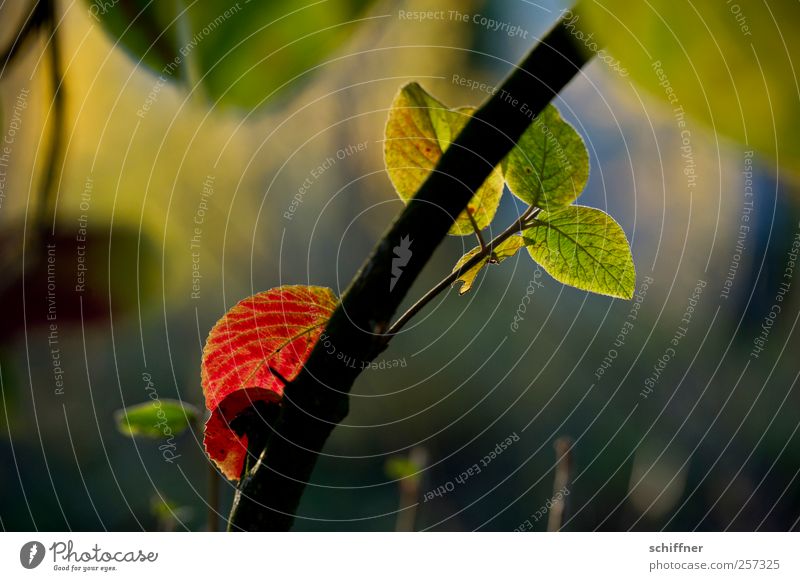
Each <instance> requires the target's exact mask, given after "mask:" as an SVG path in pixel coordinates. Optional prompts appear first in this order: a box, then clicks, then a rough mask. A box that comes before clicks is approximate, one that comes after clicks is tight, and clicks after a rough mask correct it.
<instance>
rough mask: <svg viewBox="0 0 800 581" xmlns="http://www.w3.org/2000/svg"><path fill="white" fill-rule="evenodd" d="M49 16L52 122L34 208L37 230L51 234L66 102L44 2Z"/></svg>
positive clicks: (53, 26) (56, 40) (52, 19)
mask: <svg viewBox="0 0 800 581" xmlns="http://www.w3.org/2000/svg"><path fill="white" fill-rule="evenodd" d="M46 4H47V5H48V6H49V9H50V12H49V15H48V21H47V25H48V31H49V32H50V38H49V39H48V49H49V54H50V61H51V62H50V67H51V68H50V83H51V84H52V89H53V120H52V124H51V129H50V131H51V140H50V147H49V150H48V152H47V162H46V167H45V170H44V171H45V173H44V178H43V181H42V194H41V201H40V203H39V207H38V208H37V216H36V220H37V226H38V227H39V229H40V230H42V231H44V230H45V229H46V228H48V227H49V228H50V229H51V232H55V222H56V198H57V196H58V186H59V182H58V181H57V180H56V177H57V172H58V171H63V162H64V121H65V117H64V115H65V109H66V100H65V97H64V72H63V70H62V68H61V39H60V37H59V34H58V28H57V27H58V24H57V20H58V19H57V14H56V7H55V2H47V3H46Z"/></svg>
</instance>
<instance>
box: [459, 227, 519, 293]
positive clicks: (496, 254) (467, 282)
mask: <svg viewBox="0 0 800 581" xmlns="http://www.w3.org/2000/svg"><path fill="white" fill-rule="evenodd" d="M523 246H525V241H524V240H523V239H522V237H521V236H511V237H509V238H507V239H505V240H503V241H502V242H501V243H500V244H498V245H497V247H496V248H495V249H494V250H493V252H492V254H491V255H489V256H486V257H485V258H483V259H481V261H480V262H478V264H476V265H475V266H473V267H472V268H470V269H469V270H467V271H465V272H462V273H461V276H459V277H458V279H457V280H456V282H457V283H458V282H461V283H463V284H462V285H461V288H459V289H458V294H460V295H463V294H464V293H466V292H467V291H468V290H469V289H471V288H472V285H473V284H474V283H475V277H476V276H478V273H479V272H480V271H481V269H482V268H483V267H484V266H486V265H487V264H500V263H501V262H503V261H504V260H505V259H506V258H510V257H512V256H514V255H515V254H516V253H517V251H518V250H519V249H520V248H522V247H523ZM480 251H481V249H480V247H479V246H478V247H476V248H473V249H472V250H470V251H469V252H467V253H466V254H465V255H464V256H462V257H461V258H460V259H459V261H458V262H456V265H455V267H454V268H453V272H455V271H457V270H458V269H459V268H461V267H462V266H463V265H464V264H466V263H467V261H468V260H469V259H470V258H472V257H473V256H475V255H476V254H478V253H479V252H480Z"/></svg>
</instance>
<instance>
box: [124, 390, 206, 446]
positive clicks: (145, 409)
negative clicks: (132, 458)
mask: <svg viewBox="0 0 800 581" xmlns="http://www.w3.org/2000/svg"><path fill="white" fill-rule="evenodd" d="M199 417H200V411H199V410H198V409H197V408H196V407H195V406H193V405H190V404H187V403H182V402H180V401H178V400H174V399H155V400H153V401H148V402H145V403H140V404H136V405H132V406H129V407H126V408H123V409H121V410H117V411H116V412H115V413H114V419H115V420H116V422H117V429H118V430H119V431H120V433H122V434H124V435H126V436H144V437H147V438H170V437H172V436H177V435H178V434H180V433H181V432H183V431H184V430H186V429H187V428H189V427H190V426H193V425H195V424H196V423H197V420H198V418H199Z"/></svg>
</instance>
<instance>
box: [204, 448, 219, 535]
mask: <svg viewBox="0 0 800 581" xmlns="http://www.w3.org/2000/svg"><path fill="white" fill-rule="evenodd" d="M207 503H208V530H209V531H211V532H216V530H217V522H219V474H217V471H216V469H215V468H214V464H213V463H212V462H210V461H209V463H208V498H207Z"/></svg>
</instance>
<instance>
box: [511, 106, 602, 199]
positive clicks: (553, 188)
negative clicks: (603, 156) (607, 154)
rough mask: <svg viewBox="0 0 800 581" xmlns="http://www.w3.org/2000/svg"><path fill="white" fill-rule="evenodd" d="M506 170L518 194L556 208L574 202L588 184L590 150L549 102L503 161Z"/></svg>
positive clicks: (512, 189) (519, 196) (520, 196)
mask: <svg viewBox="0 0 800 581" xmlns="http://www.w3.org/2000/svg"><path fill="white" fill-rule="evenodd" d="M503 172H504V173H505V179H506V182H507V183H508V187H509V188H510V189H511V193H513V194H514V195H515V196H517V197H518V198H520V199H521V200H524V201H525V202H527V203H528V204H530V205H532V206H538V207H540V208H545V209H554V208H557V207H560V206H567V205H569V204H571V203H572V202H574V201H575V199H576V198H577V197H578V196H579V195H580V194H581V192H582V191H583V188H584V187H586V181H587V180H588V179H589V153H588V152H587V151H586V145H585V144H584V142H583V138H582V137H581V136H580V134H579V133H578V132H577V131H575V128H574V127H572V125H570V124H569V123H567V122H566V121H564V119H562V118H561V115H560V114H559V112H558V109H556V108H555V107H554V106H553V105H548V106H547V107H545V109H544V111H542V112H541V113H540V114H539V115H538V116H537V117H536V119H534V121H533V123H531V125H530V126H529V127H528V129H527V130H526V131H525V133H523V134H522V137H521V138H520V140H519V141H518V142H517V145H516V147H514V149H513V150H512V151H511V153H509V154H508V156H507V157H506V159H505V160H504V161H503Z"/></svg>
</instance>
